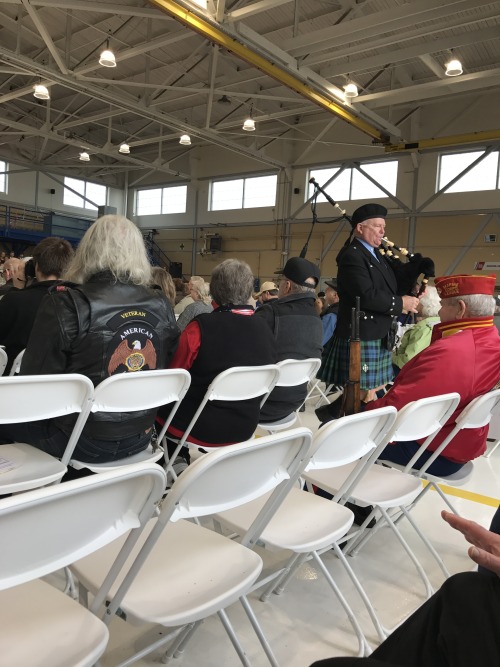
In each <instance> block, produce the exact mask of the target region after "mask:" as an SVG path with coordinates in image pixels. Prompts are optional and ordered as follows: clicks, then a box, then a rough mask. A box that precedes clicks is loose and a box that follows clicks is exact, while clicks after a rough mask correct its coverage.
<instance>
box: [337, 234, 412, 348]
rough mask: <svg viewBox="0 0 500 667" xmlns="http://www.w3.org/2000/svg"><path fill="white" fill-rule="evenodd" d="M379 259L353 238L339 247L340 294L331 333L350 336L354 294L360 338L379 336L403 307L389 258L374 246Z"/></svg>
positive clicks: (338, 279)
mask: <svg viewBox="0 0 500 667" xmlns="http://www.w3.org/2000/svg"><path fill="white" fill-rule="evenodd" d="M375 253H376V255H377V257H378V259H379V261H378V262H377V260H376V259H375V258H374V257H373V255H372V254H371V253H370V252H369V251H368V250H367V249H366V248H365V246H364V245H363V244H362V243H360V242H359V241H358V240H357V239H355V240H354V241H353V242H352V243H351V245H350V246H348V247H347V248H346V250H345V251H343V253H342V255H341V257H340V261H339V267H338V272H337V284H338V293H339V297H340V304H339V314H338V320H337V327H336V330H335V334H336V335H337V336H339V337H340V338H350V335H351V311H352V308H354V306H355V305H356V297H357V296H359V297H360V299H361V310H362V311H363V313H364V315H363V316H362V317H361V319H360V327H359V328H360V338H361V340H379V339H381V338H383V337H384V336H385V335H386V334H387V332H388V331H389V329H390V326H391V321H392V319H393V317H396V316H397V315H400V314H401V312H402V310H403V299H402V298H401V296H399V294H398V280H397V277H396V275H395V273H394V270H393V269H392V267H391V265H390V264H389V262H388V261H387V260H386V259H385V258H384V257H383V256H382V255H381V254H380V253H379V252H378V251H377V250H376V251H375Z"/></svg>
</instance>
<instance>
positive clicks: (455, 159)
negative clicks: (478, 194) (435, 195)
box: [437, 151, 500, 192]
mask: <svg viewBox="0 0 500 667" xmlns="http://www.w3.org/2000/svg"><path fill="white" fill-rule="evenodd" d="M483 153H484V151H471V152H467V153H452V154H450V155H441V157H440V160H439V169H438V184H437V189H438V190H441V189H442V188H444V187H445V186H446V185H447V184H448V183H449V182H450V181H452V180H453V179H454V178H456V177H457V176H458V175H459V174H460V173H461V172H462V171H463V170H464V169H467V167H469V166H470V165H471V164H472V163H473V162H474V161H475V160H477V158H479V157H481V155H483ZM498 187H500V182H499V174H498V151H495V152H493V153H490V154H489V155H487V156H486V157H485V158H484V159H483V160H481V162H479V163H478V164H476V166H475V167H473V168H472V169H471V170H470V171H468V172H467V173H466V174H464V175H463V176H462V177H461V178H459V179H458V181H457V182H456V183H454V184H453V185H452V186H451V187H449V188H448V189H447V190H446V192H473V191H477V190H495V189H496V188H498Z"/></svg>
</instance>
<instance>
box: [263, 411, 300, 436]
mask: <svg viewBox="0 0 500 667" xmlns="http://www.w3.org/2000/svg"><path fill="white" fill-rule="evenodd" d="M296 421H297V413H296V412H292V413H291V414H289V415H287V416H286V417H283V419H278V421H275V422H267V423H266V424H259V426H258V428H261V429H263V430H264V431H268V432H269V433H274V432H275V431H284V430H285V429H287V428H290V427H291V426H293V425H294V424H295V422H296Z"/></svg>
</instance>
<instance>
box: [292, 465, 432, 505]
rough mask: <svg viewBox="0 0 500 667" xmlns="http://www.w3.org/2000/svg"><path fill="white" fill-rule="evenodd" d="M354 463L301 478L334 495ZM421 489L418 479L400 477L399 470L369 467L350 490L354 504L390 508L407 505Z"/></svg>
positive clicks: (410, 476) (353, 466) (308, 474)
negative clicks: (353, 488) (354, 499)
mask: <svg viewBox="0 0 500 667" xmlns="http://www.w3.org/2000/svg"><path fill="white" fill-rule="evenodd" d="M354 468H355V464H352V463H350V464H347V465H345V466H341V467H339V468H330V469H326V470H314V472H313V473H307V472H306V473H304V477H305V478H306V479H307V480H309V481H311V482H312V483H313V484H316V485H317V486H319V487H320V488H322V489H324V490H325V491H328V492H329V493H331V494H332V495H335V494H336V493H337V491H338V490H339V489H340V488H341V487H342V485H343V483H344V482H345V481H346V479H347V478H348V476H349V475H350V474H351V472H352V471H353V470H354ZM421 490H422V483H421V482H420V480H419V479H418V478H417V477H414V476H413V475H408V474H402V473H401V472H400V471H399V470H393V469H392V468H385V467H384V466H379V465H374V466H371V468H370V470H369V471H368V474H366V475H365V476H364V477H363V478H362V479H361V480H360V482H359V483H358V484H356V488H355V490H354V491H353V496H354V497H355V498H356V503H357V504H360V505H378V506H379V507H384V508H391V507H400V506H401V505H409V504H410V503H411V502H413V500H414V499H415V498H416V497H417V496H418V494H419V493H420V491H421Z"/></svg>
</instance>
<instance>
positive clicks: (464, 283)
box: [434, 275, 496, 299]
mask: <svg viewBox="0 0 500 667" xmlns="http://www.w3.org/2000/svg"><path fill="white" fill-rule="evenodd" d="M495 282H496V276H495V275H491V276H467V275H462V276H443V277H441V278H434V285H435V286H436V289H437V291H438V294H439V296H440V297H441V298H442V299H447V298H448V297H451V296H466V295H467V294H489V295H490V296H493V292H494V291H495Z"/></svg>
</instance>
